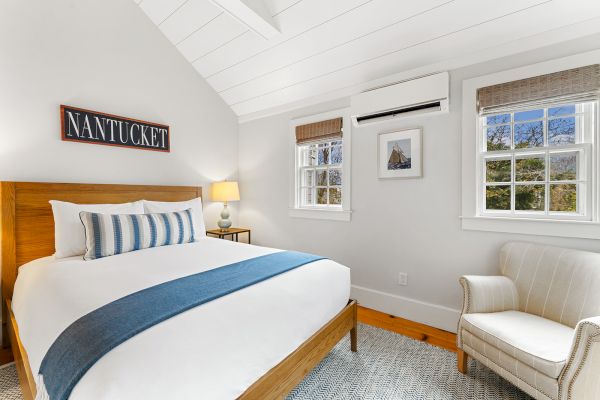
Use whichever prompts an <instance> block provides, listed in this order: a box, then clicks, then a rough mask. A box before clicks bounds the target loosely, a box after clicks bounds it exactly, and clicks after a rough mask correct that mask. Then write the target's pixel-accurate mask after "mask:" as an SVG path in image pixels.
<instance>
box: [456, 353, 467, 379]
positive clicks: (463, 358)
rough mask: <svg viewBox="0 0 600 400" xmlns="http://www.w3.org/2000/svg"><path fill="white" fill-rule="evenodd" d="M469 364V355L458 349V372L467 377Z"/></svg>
mask: <svg viewBox="0 0 600 400" xmlns="http://www.w3.org/2000/svg"><path fill="white" fill-rule="evenodd" d="M468 362H469V356H468V355H467V353H465V352H464V350H462V349H458V370H459V371H460V372H461V373H463V374H465V375H466V374H467V373H468V372H469V367H468Z"/></svg>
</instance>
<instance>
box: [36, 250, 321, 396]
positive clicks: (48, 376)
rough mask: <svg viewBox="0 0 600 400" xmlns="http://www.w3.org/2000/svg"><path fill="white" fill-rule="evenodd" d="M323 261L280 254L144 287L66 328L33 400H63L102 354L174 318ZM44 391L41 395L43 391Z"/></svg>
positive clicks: (54, 346)
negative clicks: (39, 399) (223, 297)
mask: <svg viewBox="0 0 600 400" xmlns="http://www.w3.org/2000/svg"><path fill="white" fill-rule="evenodd" d="M320 259H323V257H319V256H315V255H312V254H305V253H298V252H292V251H285V252H280V253H274V254H268V255H265V256H261V257H256V258H252V259H249V260H245V261H240V262H237V263H234V264H230V265H226V266H223V267H220V268H215V269H212V270H209V271H206V272H201V273H198V274H194V275H190V276H186V277H183V278H179V279H175V280H173V281H169V282H165V283H162V284H159V285H156V286H152V287H149V288H147V289H144V290H140V291H139V292H136V293H132V294H130V295H128V296H125V297H123V298H120V299H118V300H115V301H113V302H112V303H109V304H106V305H105V306H102V307H100V308H98V309H97V310H94V311H92V312H90V313H89V314H87V315H84V316H83V317H81V318H79V319H78V320H77V321H75V322H74V323H72V324H71V325H70V326H69V327H67V329H65V331H64V332H62V333H61V334H60V336H59V337H58V338H57V339H56V341H55V342H54V343H53V344H52V346H51V347H50V349H49V350H48V353H46V356H45V357H44V359H43V360H42V364H41V366H40V371H39V374H40V375H41V376H42V379H41V380H40V383H42V382H43V385H39V386H41V387H38V392H39V391H40V390H41V391H42V392H40V393H38V398H49V399H51V400H66V399H68V397H69V396H70V394H71V391H72V390H73V388H74V387H75V385H76V384H77V382H79V380H80V379H81V378H82V377H83V375H84V374H85V373H86V372H87V371H88V370H89V369H90V368H91V367H92V366H93V365H94V364H95V363H96V362H97V361H98V360H99V359H100V358H101V357H102V356H104V355H105V354H106V353H108V352H109V351H110V350H112V349H113V348H115V347H116V346H118V345H120V344H121V343H123V342H125V341H126V340H128V339H130V338H132V337H133V336H135V335H137V334H138V333H140V332H142V331H144V330H146V329H148V328H150V327H152V326H154V325H156V324H158V323H160V322H162V321H165V320H167V319H169V318H171V317H173V316H175V315H177V314H179V313H182V312H184V311H186V310H189V309H191V308H194V307H196V306H199V305H200V304H204V303H207V302H209V301H212V300H214V299H217V298H219V297H222V296H225V295H227V294H230V293H233V292H235V291H237V290H240V289H243V288H245V287H248V286H251V285H254V284H255V283H258V282H262V281H264V280H267V279H269V278H272V277H274V276H276V275H279V274H282V273H284V272H287V271H290V270H292V269H294V268H298V267H300V266H302V265H305V264H308V263H311V262H313V261H317V260H320ZM44 387H45V390H44Z"/></svg>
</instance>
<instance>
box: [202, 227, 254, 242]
mask: <svg viewBox="0 0 600 400" xmlns="http://www.w3.org/2000/svg"><path fill="white" fill-rule="evenodd" d="M240 233H247V234H248V244H250V229H246V228H229V229H227V230H226V231H222V230H220V229H208V230H207V231H206V234H207V235H213V236H216V237H218V238H219V239H225V236H231V240H232V241H233V240H235V241H236V242H239V241H240V240H239V239H240V238H239V235H240Z"/></svg>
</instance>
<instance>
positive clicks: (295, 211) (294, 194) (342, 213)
mask: <svg viewBox="0 0 600 400" xmlns="http://www.w3.org/2000/svg"><path fill="white" fill-rule="evenodd" d="M334 118H342V129H343V137H342V139H341V140H342V186H341V189H342V204H341V205H340V206H337V205H327V206H318V205H316V206H304V207H303V206H302V205H301V201H300V195H301V193H300V177H301V176H300V168H299V166H300V164H299V161H300V154H299V152H300V151H299V148H298V146H297V145H296V127H297V126H300V125H306V124H312V123H314V122H319V121H325V120H329V119H334ZM351 126H352V124H351V121H350V110H349V109H348V108H344V109H339V110H333V111H328V112H324V113H321V114H317V115H311V116H307V117H302V118H296V119H293V120H291V121H290V125H289V141H290V153H289V154H290V189H289V191H290V195H289V197H290V204H289V215H290V216H291V217H294V218H312V219H327V220H334V221H350V219H351V215H352V211H351V208H350V204H351V201H350V193H351V190H350V186H351V179H352V178H351V176H350V174H351V165H352V163H351V155H352V154H351V148H352V147H351V141H352V131H351V129H352V128H351ZM330 141H331V140H330ZM315 178H316V177H315Z"/></svg>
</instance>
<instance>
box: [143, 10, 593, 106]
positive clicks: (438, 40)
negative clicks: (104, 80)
mask: <svg viewBox="0 0 600 400" xmlns="http://www.w3.org/2000/svg"><path fill="white" fill-rule="evenodd" d="M134 1H135V2H136V3H137V4H138V5H139V7H140V8H141V9H142V10H143V12H145V13H146V14H147V16H148V17H149V18H150V19H151V20H152V21H153V22H154V23H155V24H156V25H157V26H158V27H159V28H160V30H161V31H162V32H163V33H164V35H165V36H166V37H167V38H168V39H169V40H170V41H171V42H172V43H173V45H174V46H176V47H177V49H179V51H180V52H181V53H182V54H183V56H184V57H185V58H186V59H187V60H188V61H189V62H190V63H191V64H192V65H193V66H194V68H195V69H196V70H197V71H198V73H199V74H201V75H202V76H203V77H204V78H205V79H206V80H207V81H208V83H209V84H210V85H211V86H212V87H213V88H214V89H215V90H216V91H217V92H218V93H219V95H220V96H221V97H222V98H223V99H224V100H225V102H226V103H227V104H229V106H230V107H231V108H232V109H233V111H234V112H235V113H236V114H237V115H238V116H244V115H249V114H252V113H257V112H261V111H265V110H269V109H273V108H276V107H281V106H282V105H285V104H289V103H294V102H298V101H300V100H302V99H306V98H312V97H315V96H318V95H320V94H324V93H328V92H332V91H335V90H337V89H340V88H344V87H348V86H352V85H356V84H357V83H361V82H367V81H371V80H374V79H378V78H381V77H383V76H386V75H390V74H393V73H397V72H400V71H405V70H409V69H414V68H417V67H420V66H424V65H429V64H433V63H437V62H440V61H443V60H445V59H450V58H455V57H457V56H458V55H461V54H472V53H473V52H475V51H479V50H484V49H489V48H492V47H494V46H497V45H500V44H504V43H510V42H514V41H518V40H519V39H520V38H525V37H530V36H532V35H537V34H540V33H542V32H546V31H550V30H553V29H556V28H559V27H565V26H569V25H573V24H577V23H580V22H583V21H588V20H590V19H592V18H598V17H600V0H502V1H500V0H418V1H414V0H254V1H262V2H263V3H264V4H263V6H265V7H266V8H267V10H268V11H269V13H270V14H271V15H272V21H273V22H274V24H275V25H276V27H277V28H278V29H279V31H280V34H278V35H276V36H275V37H272V38H271V39H265V38H264V37H263V36H261V35H258V34H257V33H255V31H253V30H252V29H250V28H249V27H248V26H247V25H246V24H244V22H243V21H241V20H239V19H237V18H235V17H233V16H232V15H231V14H229V13H228V12H227V11H226V10H224V9H222V8H220V7H219V6H218V5H216V4H215V3H213V2H211V1H209V0H134ZM239 1H248V0H239ZM598 31H600V24H598Z"/></svg>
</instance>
